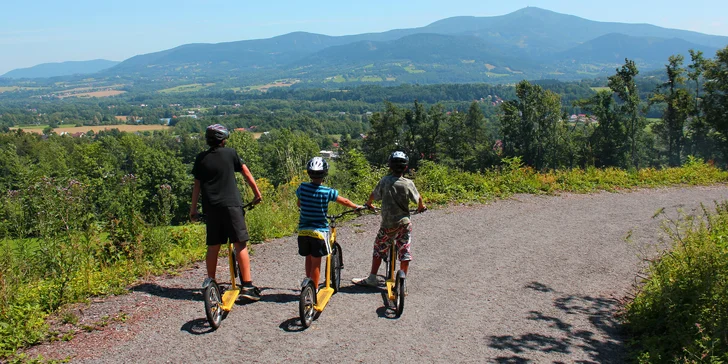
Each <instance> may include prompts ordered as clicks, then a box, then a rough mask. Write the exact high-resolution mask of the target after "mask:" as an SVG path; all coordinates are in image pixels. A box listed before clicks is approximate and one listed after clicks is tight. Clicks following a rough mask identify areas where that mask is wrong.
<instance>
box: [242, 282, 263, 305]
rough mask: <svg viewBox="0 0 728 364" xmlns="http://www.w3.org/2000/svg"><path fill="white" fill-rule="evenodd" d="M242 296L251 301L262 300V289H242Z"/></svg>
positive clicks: (249, 287)
mask: <svg viewBox="0 0 728 364" xmlns="http://www.w3.org/2000/svg"><path fill="white" fill-rule="evenodd" d="M240 296H241V297H245V298H247V299H249V300H251V301H259V300H260V289H258V287H256V286H248V287H242V288H241V289H240Z"/></svg>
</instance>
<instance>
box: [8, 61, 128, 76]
mask: <svg viewBox="0 0 728 364" xmlns="http://www.w3.org/2000/svg"><path fill="white" fill-rule="evenodd" d="M119 63H120V62H117V61H108V60H105V59H95V60H92V61H68V62H58V63H42V64H39V65H36V66H33V67H28V68H18V69H14V70H12V71H10V72H8V73H6V74H4V75H2V76H0V77H6V78H47V77H59V76H72V75H83V74H89V73H96V72H98V71H101V70H105V69H108V68H111V67H113V66H116V65H117V64H119Z"/></svg>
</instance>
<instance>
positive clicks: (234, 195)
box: [192, 147, 244, 208]
mask: <svg viewBox="0 0 728 364" xmlns="http://www.w3.org/2000/svg"><path fill="white" fill-rule="evenodd" d="M243 164H244V163H243V160H242V159H240V157H239V156H238V152H237V151H235V149H232V148H225V147H219V148H211V149H208V150H206V151H204V152H202V153H200V154H198V155H197V158H196V159H195V165H194V166H193V167H192V175H193V176H195V179H197V180H199V181H200V185H201V186H202V208H206V207H234V206H242V205H243V200H242V199H241V198H240V191H239V190H238V185H237V183H236V181H235V173H236V172H242V171H243Z"/></svg>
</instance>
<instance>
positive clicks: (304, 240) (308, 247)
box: [298, 233, 330, 258]
mask: <svg viewBox="0 0 728 364" xmlns="http://www.w3.org/2000/svg"><path fill="white" fill-rule="evenodd" d="M324 236H325V237H326V239H320V238H315V237H313V236H307V235H301V234H299V235H298V254H299V255H301V256H304V257H305V256H307V255H310V256H312V257H316V258H320V257H325V256H327V255H329V253H330V252H329V242H328V241H327V240H328V233H325V235H324Z"/></svg>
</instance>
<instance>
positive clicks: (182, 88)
mask: <svg viewBox="0 0 728 364" xmlns="http://www.w3.org/2000/svg"><path fill="white" fill-rule="evenodd" d="M213 85H214V83H205V84H202V83H192V84H189V85H179V86H175V87H170V88H165V89H164V90H159V91H158V92H159V93H163V94H173V93H182V92H196V91H200V90H202V89H204V88H206V87H210V86H213Z"/></svg>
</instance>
